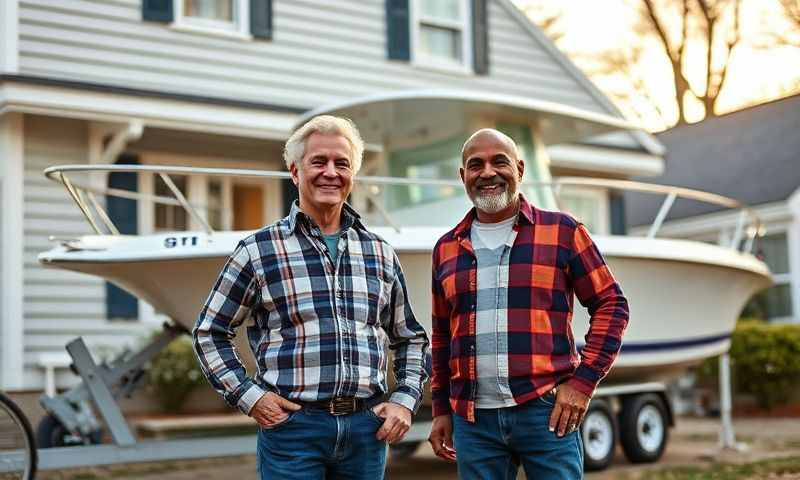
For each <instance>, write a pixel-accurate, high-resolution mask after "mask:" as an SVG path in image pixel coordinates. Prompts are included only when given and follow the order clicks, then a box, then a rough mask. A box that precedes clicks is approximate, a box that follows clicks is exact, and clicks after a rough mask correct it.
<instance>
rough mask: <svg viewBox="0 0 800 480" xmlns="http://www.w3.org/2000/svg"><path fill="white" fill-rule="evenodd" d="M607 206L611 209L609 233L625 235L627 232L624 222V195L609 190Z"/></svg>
mask: <svg viewBox="0 0 800 480" xmlns="http://www.w3.org/2000/svg"><path fill="white" fill-rule="evenodd" d="M609 207H610V209H611V234H612V235H625V234H626V233H627V232H628V227H627V225H626V224H625V197H624V196H623V195H622V194H621V193H619V192H611V193H610V194H609Z"/></svg>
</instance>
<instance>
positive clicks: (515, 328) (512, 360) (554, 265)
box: [431, 196, 628, 421]
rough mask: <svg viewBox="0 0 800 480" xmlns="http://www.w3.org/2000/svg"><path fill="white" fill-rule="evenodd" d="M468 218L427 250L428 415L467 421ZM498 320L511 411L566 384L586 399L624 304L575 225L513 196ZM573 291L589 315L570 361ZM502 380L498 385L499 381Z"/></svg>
mask: <svg viewBox="0 0 800 480" xmlns="http://www.w3.org/2000/svg"><path fill="white" fill-rule="evenodd" d="M474 219H475V210H474V209H473V210H471V211H470V212H469V213H468V214H467V216H466V217H465V218H464V219H463V220H462V221H461V222H460V223H459V224H458V225H457V226H456V228H454V229H453V230H451V231H450V232H448V233H446V234H445V235H444V236H443V237H442V238H441V239H440V240H439V241H438V242H437V244H436V246H435V247H434V249H433V272H432V273H433V278H432V291H433V295H432V298H433V305H432V335H431V341H432V348H433V377H432V379H431V388H432V394H433V395H432V396H433V414H434V416H438V415H443V414H447V413H450V412H451V411H454V412H455V413H456V414H458V415H460V416H462V417H464V418H466V419H467V420H468V421H474V418H475V416H474V415H475V393H476V388H477V377H476V352H475V350H476V346H475V340H476V321H475V319H476V311H475V307H476V301H477V290H478V286H477V265H476V259H475V253H474V250H473V248H472V244H471V242H470V228H471V226H472V222H473V220H474ZM510 243H511V244H512V245H513V246H512V247H511V252H510V257H509V264H508V269H507V272H508V275H507V278H504V279H501V282H502V285H501V286H502V287H503V288H506V289H507V292H508V305H507V306H506V309H505V312H504V315H503V320H504V321H503V322H502V324H501V323H498V335H504V336H505V337H506V338H505V342H504V343H505V344H506V345H507V351H504V352H499V354H498V359H497V360H498V365H499V366H500V368H501V369H502V370H503V371H507V372H508V379H507V381H508V385H509V387H510V389H511V394H512V396H513V399H514V401H515V402H516V403H517V404H521V403H524V402H526V401H528V400H531V399H533V398H536V397H539V396H541V395H543V394H545V393H547V392H549V391H550V390H551V389H552V388H553V387H554V386H555V385H557V384H559V383H562V382H566V383H569V384H570V385H572V386H574V387H575V388H576V389H578V390H579V391H581V392H583V393H585V394H587V395H591V394H593V393H594V390H595V388H596V387H597V384H598V383H599V382H600V380H601V379H602V378H603V377H604V376H605V375H606V374H607V373H608V370H609V369H610V368H611V364H612V363H613V362H614V359H615V358H616V356H617V353H618V352H619V349H620V346H621V344H622V334H623V332H624V331H625V327H626V326H627V323H628V302H627V300H626V299H625V297H624V296H623V295H622V290H621V289H620V287H619V285H618V284H617V282H616V281H615V280H614V277H613V276H612V274H611V272H610V271H609V269H608V266H607V265H606V263H605V261H604V260H603V257H602V256H601V255H600V252H599V251H598V249H597V247H596V246H595V245H594V243H593V242H592V239H591V238H590V237H589V233H588V232H587V231H586V229H585V228H584V226H583V225H581V224H579V223H578V222H576V221H575V220H574V219H573V218H572V217H570V216H568V215H565V214H563V213H558V212H548V211H544V210H539V209H537V208H534V207H533V206H532V205H530V204H529V203H528V202H527V201H526V200H525V199H524V197H522V196H520V210H519V214H518V217H517V220H516V223H515V225H514V229H513V232H512V239H511V240H510ZM573 293H574V294H575V295H576V296H577V297H578V300H579V301H580V302H581V304H582V305H583V306H585V307H586V308H587V309H588V310H589V314H590V315H591V323H590V328H589V332H588V333H587V335H586V345H585V346H584V347H583V350H582V351H581V353H580V356H579V355H578V352H577V351H576V348H575V341H574V339H573V335H572V325H571V324H572V303H573ZM504 380H506V379H504Z"/></svg>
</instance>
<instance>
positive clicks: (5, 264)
mask: <svg viewBox="0 0 800 480" xmlns="http://www.w3.org/2000/svg"><path fill="white" fill-rule="evenodd" d="M22 119H23V117H22V114H21V113H7V114H5V115H0V365H2V366H3V368H0V388H2V389H4V390H15V389H21V388H23V385H22V378H23V376H22V368H23V351H24V347H23V303H22V302H23V296H22V283H23V269H24V255H23V254H24V247H23V238H24V225H23V195H22V189H23V183H24V176H23V154H24V151H23V139H24V131H23V121H22Z"/></svg>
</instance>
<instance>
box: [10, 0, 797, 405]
mask: <svg viewBox="0 0 800 480" xmlns="http://www.w3.org/2000/svg"><path fill="white" fill-rule="evenodd" d="M0 9H2V11H0V216H1V217H2V224H1V225H2V233H1V234H0V245H2V254H1V256H0V272H1V274H0V292H2V293H0V296H1V297H0V298H2V300H0V333H1V334H2V336H0V365H2V368H0V388H2V389H4V390H11V391H38V390H41V389H42V388H43V384H44V376H43V375H44V373H43V372H44V370H43V368H42V363H43V358H44V357H43V356H45V355H47V354H51V353H53V352H62V351H63V347H64V344H65V342H66V341H68V340H69V339H71V338H74V337H77V336H83V337H84V338H85V339H86V342H87V344H89V345H90V346H91V347H93V348H98V349H101V348H119V347H120V346H122V345H126V344H129V343H131V342H135V341H136V340H137V338H138V337H139V336H141V335H143V334H144V333H145V332H146V331H147V330H149V329H152V328H153V327H154V326H155V325H156V324H158V323H159V322H160V320H159V318H158V316H157V315H154V314H153V312H152V310H151V309H150V308H149V307H148V306H147V305H144V304H139V303H137V302H136V301H135V300H132V299H131V298H130V297H128V296H127V295H126V294H124V292H121V291H120V290H118V289H117V288H116V287H113V286H111V285H107V284H105V283H104V282H103V281H101V280H99V279H97V278H94V277H89V276H83V275H80V274H75V273H69V272H65V271H59V270H49V269H44V268H42V267H41V266H40V265H39V264H38V263H37V261H36V257H37V254H38V253H39V252H41V251H43V250H46V249H48V248H49V246H50V241H49V239H48V237H49V236H51V235H55V236H58V237H74V236H77V235H81V234H84V233H88V232H89V227H88V225H87V224H86V222H85V221H84V219H83V218H82V215H81V214H80V212H79V211H78V209H76V208H75V206H74V205H73V204H72V202H71V201H70V200H69V197H68V196H67V195H66V193H65V192H64V191H63V190H62V188H61V187H60V186H59V185H57V184H55V183H53V182H50V181H48V180H46V179H45V178H44V177H43V175H42V170H43V169H44V168H45V167H47V166H50V165H55V164H67V163H114V162H118V163H139V164H170V165H193V166H221V167H242V168H262V169H266V168H268V169H279V168H281V165H282V162H281V155H280V152H281V148H282V145H283V142H284V141H285V139H286V138H287V137H288V135H289V133H290V129H291V128H292V125H293V123H294V122H295V120H296V119H297V118H298V117H299V116H300V115H301V114H302V113H303V112H307V111H309V110H311V109H315V108H318V107H321V106H324V105H326V104H329V103H331V102H339V101H343V100H347V99H357V98H359V97H362V96H365V95H370V94H377V93H386V92H399V91H413V90H420V89H451V88H457V89H460V90H465V91H471V92H477V93H478V94H480V93H481V92H483V93H487V94H488V93H492V94H502V95H507V96H510V97H516V98H524V99H535V100H537V101H546V102H552V103H554V104H559V105H565V106H567V107H571V108H576V109H581V110H584V111H588V112H595V113H601V114H605V115H610V116H613V117H617V118H622V116H621V114H620V113H619V111H618V110H617V109H616V108H614V106H613V105H612V104H611V102H610V101H609V100H608V99H607V98H606V97H605V96H603V94H601V93H600V92H599V91H598V90H597V89H596V88H595V87H594V86H593V85H592V84H591V83H590V82H589V81H588V80H587V79H586V77H585V76H584V75H582V74H581V73H580V72H579V71H578V70H577V69H576V68H575V67H574V66H573V65H572V64H571V63H570V62H569V61H568V60H567V59H566V58H565V57H564V55H562V54H561V53H560V52H559V51H558V50H557V49H556V48H555V47H554V46H553V45H552V43H550V42H549V41H548V40H547V39H546V38H545V37H544V36H543V34H542V33H541V32H540V31H539V30H537V28H536V27H534V26H533V25H532V24H531V23H530V22H529V21H528V19H527V18H526V17H525V16H524V15H523V14H522V13H521V12H520V11H519V10H518V9H516V8H515V7H514V5H513V4H512V3H511V2H510V1H509V0H447V1H445V0H436V1H435V2H434V1H433V0H430V1H429V0H273V1H271V0H218V1H216V2H207V1H202V0H59V1H52V0H4V1H3V2H2V3H0ZM501 116H502V115H499V116H496V117H491V116H490V117H487V118H484V119H483V120H482V123H481V125H498V123H500V122H501V120H502V121H505V122H507V120H503V119H502V118H500V117H501ZM475 126H478V125H472V124H470V125H459V126H454V129H453V131H452V132H451V134H450V136H449V137H447V138H436V139H430V148H429V149H428V150H427V151H426V152H419V151H417V152H415V153H416V154H417V155H415V156H414V161H413V162H412V161H411V159H410V157H411V156H410V155H405V156H403V152H397V157H396V158H395V157H394V156H393V157H392V159H391V160H392V161H391V162H390V165H391V168H390V169H389V170H390V171H388V172H377V173H384V174H392V175H401V176H413V175H425V174H426V172H427V173H428V174H430V172H431V171H433V174H434V175H436V171H441V169H439V168H438V166H441V165H445V166H446V165H447V162H450V163H452V162H453V161H456V162H457V155H458V150H457V148H454V147H456V146H457V145H460V143H461V141H463V139H464V138H465V135H466V134H467V131H468V130H469V129H471V128H474V127H475ZM500 126H501V127H503V128H506V129H507V130H509V131H512V132H517V133H519V135H520V137H519V138H518V140H519V141H520V142H522V143H525V145H527V146H529V147H531V148H530V149H529V150H528V152H529V154H530V155H537V156H539V155H540V156H541V158H540V160H542V161H545V160H546V159H547V153H549V163H550V167H551V171H552V174H553V175H556V176H557V175H566V174H570V175H572V174H583V175H586V174H595V175H596V174H600V175H603V176H606V177H611V178H630V177H632V176H642V175H643V176H652V175H657V174H659V173H661V171H662V170H663V159H662V157H661V155H662V153H663V147H662V146H661V145H660V143H659V142H658V141H657V140H656V139H654V138H653V137H651V136H649V135H647V134H644V133H641V132H638V133H631V132H628V133H618V134H614V135H607V136H605V137H602V138H595V139H592V140H591V141H586V142H584V143H580V144H567V145H558V146H554V147H552V148H550V149H549V151H548V152H538V150H536V149H535V148H533V147H534V146H535V145H537V143H536V139H537V136H538V135H539V127H538V126H537V125H528V124H519V125H517V124H513V123H511V124H509V123H505V124H503V125H500ZM456 127H457V128H456ZM419 135H423V136H424V135H425V133H424V132H420V133H419ZM418 143H419V142H418ZM441 152H447V153H444V154H442V153H441ZM537 152H538V153H537ZM406 153H407V152H406ZM422 153H424V154H422ZM440 155H445V157H444V158H442V157H441V156H440ZM445 171H448V170H446V169H445ZM448 172H449V171H448ZM453 175H455V172H454V171H453ZM175 180H176V183H178V185H179V187H180V188H182V189H183V190H184V192H185V194H186V195H187V197H188V198H189V199H190V201H195V202H197V203H199V204H203V205H208V206H209V207H208V211H207V212H206V214H207V215H208V218H209V220H210V221H211V222H212V224H214V225H215V226H217V227H221V228H225V227H228V228H230V227H234V228H236V229H245V228H255V227H258V226H261V225H263V224H265V223H267V222H270V221H272V220H274V219H276V218H279V217H280V216H281V215H282V214H283V213H284V205H285V202H284V201H283V200H284V195H286V193H285V192H286V189H285V188H284V185H282V184H281V183H280V182H278V181H273V182H271V183H270V182H261V183H252V182H247V181H245V180H235V181H233V180H226V181H217V180H210V179H204V178H202V177H197V178H195V177H193V178H192V180H191V181H182V180H181V178H178V177H176V178H175ZM93 181H95V182H98V183H99V185H100V186H101V187H103V186H112V187H116V188H123V189H130V190H138V191H139V192H145V193H146V192H155V193H158V192H160V191H161V190H163V189H164V188H165V186H164V185H163V184H162V183H161V182H160V181H157V179H156V178H155V177H153V176H151V175H146V174H140V175H138V177H137V176H135V174H113V175H109V176H108V177H104V178H100V179H99V180H98V179H97V178H94V179H93ZM398 201H405V202H410V203H413V202H415V201H417V200H415V199H413V198H405V199H403V198H399V199H398ZM565 205H566V206H567V208H569V209H570V210H572V211H573V212H575V213H576V214H578V215H579V216H581V217H582V218H583V220H584V221H585V222H586V223H587V224H590V225H591V226H592V228H593V229H595V230H596V231H598V232H608V231H619V230H620V229H621V228H623V226H624V225H623V223H624V222H622V217H621V215H620V213H621V210H620V209H619V208H618V207H619V206H620V205H621V198H620V197H618V196H612V195H609V194H608V192H605V191H602V190H600V191H597V190H595V191H593V192H591V193H587V192H584V193H581V192H573V193H571V194H570V193H569V192H567V195H566V199H565ZM107 208H108V210H109V213H110V214H111V215H112V216H113V217H114V219H115V220H116V222H117V223H118V226H119V227H120V230H122V231H123V233H126V232H127V233H136V232H138V233H148V232H153V231H157V230H160V229H172V230H175V229H178V230H180V229H187V228H192V227H193V225H194V224H193V221H192V220H191V219H187V218H186V217H185V214H184V213H183V211H182V210H179V209H177V208H172V207H170V206H165V205H158V206H155V205H149V206H148V205H144V206H140V208H136V207H135V206H132V205H131V204H129V203H126V201H125V200H120V201H109V202H108V204H107ZM798 271H800V269H798ZM72 378H74V376H72V375H71V374H69V373H68V372H67V371H65V370H60V371H59V372H58V375H57V377H56V379H57V383H58V384H59V385H62V386H63V385H66V384H67V383H69V382H70V379H72Z"/></svg>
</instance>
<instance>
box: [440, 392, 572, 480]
mask: <svg viewBox="0 0 800 480" xmlns="http://www.w3.org/2000/svg"><path fill="white" fill-rule="evenodd" d="M554 400H555V396H554V395H549V394H548V395H545V396H544V397H541V398H537V399H534V400H531V401H529V402H527V403H524V404H522V405H517V406H515V407H509V408H497V409H475V423H470V422H468V421H466V420H465V419H463V418H461V417H460V416H458V415H455V414H454V415H453V443H454V446H455V449H456V458H457V460H458V478H459V479H461V480H472V479H493V480H495V479H497V480H501V479H510V480H514V479H516V478H517V469H518V465H517V462H519V463H521V464H522V467H523V468H524V469H525V475H526V476H527V478H535V479H536V480H556V479H558V480H576V479H582V478H583V444H582V441H581V436H580V432H579V431H575V432H572V433H568V434H566V435H564V436H563V437H558V436H556V434H555V432H550V431H549V430H548V428H547V426H548V422H549V420H550V413H551V412H552V410H553V401H554Z"/></svg>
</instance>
